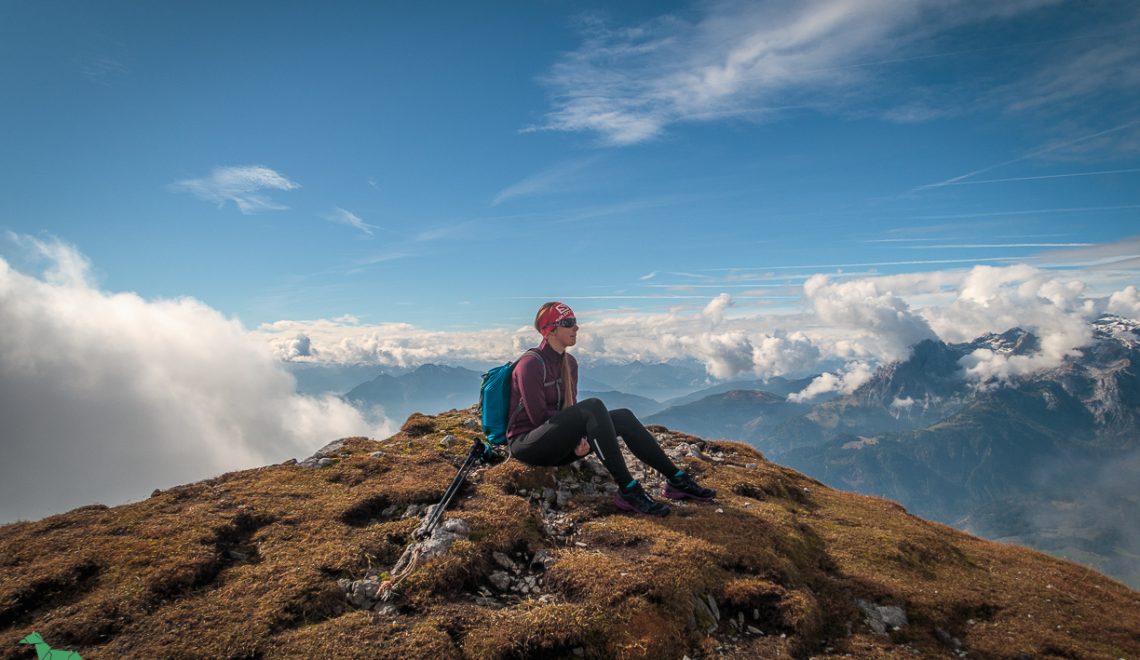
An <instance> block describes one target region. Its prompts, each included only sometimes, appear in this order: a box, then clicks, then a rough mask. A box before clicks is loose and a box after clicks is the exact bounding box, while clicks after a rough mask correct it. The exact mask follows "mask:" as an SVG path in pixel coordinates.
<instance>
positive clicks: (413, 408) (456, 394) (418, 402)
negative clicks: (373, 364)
mask: <svg viewBox="0 0 1140 660" xmlns="http://www.w3.org/2000/svg"><path fill="white" fill-rule="evenodd" d="M482 377H483V375H482V373H480V372H478V371H472V370H471V369H465V368H463V367H446V366H443V365H439V364H425V365H423V366H421V367H419V368H417V369H415V370H413V371H410V372H408V373H406V374H401V375H398V376H393V375H389V374H380V375H379V376H377V377H375V378H373V379H372V380H370V381H368V382H366V383H361V384H360V385H357V386H356V387H354V388H352V389H351V390H349V391H348V393H347V394H345V395H344V399H345V400H346V401H348V402H349V403H351V404H352V405H354V406H356V407H358V408H361V409H368V408H372V407H380V408H382V409H383V411H384V415H385V416H387V417H388V418H389V419H391V420H392V421H393V422H396V423H402V422H403V421H404V420H405V419H407V417H408V415H410V414H412V413H414V412H421V413H425V414H429V415H430V414H435V413H439V412H442V411H445V410H451V409H453V408H468V407H470V406H472V405H473V404H475V403H476V402H478V400H479V383H480V382H481V381H482Z"/></svg>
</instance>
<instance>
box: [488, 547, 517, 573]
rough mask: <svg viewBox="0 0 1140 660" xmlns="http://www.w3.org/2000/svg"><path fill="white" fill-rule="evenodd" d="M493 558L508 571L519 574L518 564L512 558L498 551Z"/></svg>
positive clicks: (493, 554) (492, 555) (493, 553)
mask: <svg viewBox="0 0 1140 660" xmlns="http://www.w3.org/2000/svg"><path fill="white" fill-rule="evenodd" d="M491 558H492V559H494V560H495V563H496V564H498V565H499V566H501V567H503V568H504V569H506V570H508V571H512V572H515V573H517V572H518V570H519V567H518V564H516V563H515V562H514V561H513V560H512V559H511V558H510V557H508V556H506V555H505V554H503V553H501V552H499V551H497V550H496V551H495V552H492V553H491Z"/></svg>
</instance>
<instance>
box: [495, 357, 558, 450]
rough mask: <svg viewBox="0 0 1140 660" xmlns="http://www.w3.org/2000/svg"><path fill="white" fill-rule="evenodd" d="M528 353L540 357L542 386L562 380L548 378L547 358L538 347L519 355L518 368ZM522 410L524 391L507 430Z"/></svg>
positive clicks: (516, 362) (520, 394)
mask: <svg viewBox="0 0 1140 660" xmlns="http://www.w3.org/2000/svg"><path fill="white" fill-rule="evenodd" d="M528 355H533V356H535V357H536V358H538V361H539V363H540V364H542V380H543V383H542V386H543V387H544V388H545V387H549V386H551V385H553V384H555V383H557V382H560V381H561V380H562V377H561V376H559V377H558V378H555V379H554V380H552V381H547V380H546V360H544V359H542V353H540V352H539V351H538V349H537V348H528V349H527V351H526V353H523V354H522V356H521V357H519V359H518V360H516V361H515V368H516V369H517V368H518V366H519V363H520V362H522V361H523V358H525V357H526V356H528ZM522 411H523V397H522V392H519V407H518V408H515V409H514V411H512V412H511V416H510V417H509V418H507V430H508V431H509V430H510V429H511V424H513V423H514V421H515V417H517V416H518V414H519V413H520V412H522ZM507 444H508V446H509V445H510V442H509V441H508V442H507Z"/></svg>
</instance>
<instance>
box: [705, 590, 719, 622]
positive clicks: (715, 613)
mask: <svg viewBox="0 0 1140 660" xmlns="http://www.w3.org/2000/svg"><path fill="white" fill-rule="evenodd" d="M705 597H706V598H708V599H709V610H710V611H711V612H712V614H713V617H715V618H716V620H717V621H720V608H719V607H717V606H716V599H715V598H713V596H712V594H708V595H707V596H705Z"/></svg>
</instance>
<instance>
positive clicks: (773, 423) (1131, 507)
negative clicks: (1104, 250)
mask: <svg viewBox="0 0 1140 660" xmlns="http://www.w3.org/2000/svg"><path fill="white" fill-rule="evenodd" d="M1093 331H1094V332H1093V334H1094V339H1093V342H1092V343H1091V344H1090V345H1088V346H1085V347H1082V349H1081V354H1080V356H1078V357H1071V358H1067V359H1065V361H1064V363H1063V364H1061V366H1059V367H1057V368H1055V369H1051V370H1048V371H1043V372H1037V373H1033V374H1031V375H1027V376H1022V377H1017V378H1013V379H1011V380H1009V381H1006V382H998V381H991V382H983V383H977V382H971V381H968V380H967V379H966V378H965V374H964V372H963V370H962V367H961V360H962V358H963V357H965V356H967V355H969V354H971V353H972V352H974V351H975V350H977V349H980V348H985V349H988V350H992V351H994V352H995V353H999V354H1003V355H1006V356H1030V355H1033V354H1034V353H1036V352H1037V351H1038V350H1039V347H1040V341H1039V339H1038V338H1037V337H1036V336H1034V335H1033V334H1031V333H1028V332H1026V331H1024V330H1021V329H1019V328H1014V329H1012V330H1009V331H1007V332H1005V333H1002V334H989V335H985V336H983V337H979V338H977V339H976V340H974V341H972V342H967V343H962V344H946V343H943V342H940V341H930V340H927V341H923V342H921V343H920V344H917V345H916V346H914V348H913V352H912V354H911V356H910V357H909V358H908V359H907V360H904V361H901V362H895V363H891V364H886V365H883V366H881V367H879V369H878V370H877V371H876V373H875V374H874V376H873V377H872V379H871V380H870V381H868V382H867V383H865V384H864V385H863V386H861V387H860V388H858V389H857V390H856V391H854V392H853V393H851V394H849V395H846V396H842V397H839V398H837V399H834V400H832V401H826V402H823V403H819V404H816V405H813V406H804V405H802V404H795V403H791V402H788V401H786V400H783V399H781V398H780V397H774V396H772V395H770V394H766V393H763V392H728V393H722V394H715V395H712V396H708V397H706V398H704V399H701V400H699V401H696V402H693V403H688V404H685V405H684V406H678V407H674V408H670V409H667V410H665V411H663V412H661V413H658V414H656V415H653V416H651V417H650V418H649V420H648V421H652V422H655V423H660V424H663V425H665V426H668V427H669V428H671V429H675V430H682V431H686V432H690V433H699V434H701V435H703V436H704V437H722V438H738V439H741V440H745V441H748V442H750V443H751V444H753V445H754V446H756V447H757V448H758V449H760V450H761V451H763V452H765V454H766V455H767V456H769V457H770V458H771V459H773V460H775V461H777V462H779V463H782V464H785V465H788V466H790V467H793V468H795V469H798V470H801V471H803V472H805V473H807V474H809V475H811V476H813V477H816V478H818V479H820V480H821V481H824V482H825V483H827V484H829V485H832V486H836V487H840V488H846V489H850V490H856V491H859V492H862V493H867V494H873V495H881V496H884V497H888V498H891V499H894V500H897V501H899V502H901V503H902V504H904V505H905V506H907V507H908V508H910V509H911V510H913V511H915V512H916V513H917V514H919V515H922V516H925V517H930V518H934V519H936V520H941V521H943V522H946V523H949V524H953V525H956V526H958V527H961V528H964V529H966V530H968V531H973V532H975V533H978V534H981V535H984V536H987V537H989V538H999V539H1004V540H1009V541H1016V542H1020V543H1024V544H1027V545H1030V546H1033V547H1036V548H1039V549H1042V550H1046V551H1049V552H1054V553H1056V554H1059V555H1063V556H1066V557H1070V558H1073V559H1078V560H1081V561H1084V562H1086V563H1089V564H1091V565H1094V566H1096V567H1098V568H1099V569H1101V570H1103V571H1104V572H1106V573H1109V574H1110V575H1114V576H1116V577H1118V578H1119V579H1123V580H1125V581H1126V582H1128V583H1130V584H1132V585H1133V586H1136V585H1140V561H1138V559H1140V513H1137V512H1140V489H1138V488H1136V486H1135V484H1137V483H1140V372H1138V370H1140V324H1138V323H1137V322H1135V321H1131V320H1127V319H1122V318H1118V317H1104V318H1101V319H1099V320H1097V321H1096V322H1094V324H1093Z"/></svg>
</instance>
